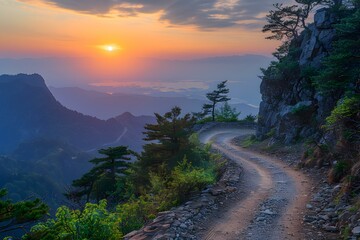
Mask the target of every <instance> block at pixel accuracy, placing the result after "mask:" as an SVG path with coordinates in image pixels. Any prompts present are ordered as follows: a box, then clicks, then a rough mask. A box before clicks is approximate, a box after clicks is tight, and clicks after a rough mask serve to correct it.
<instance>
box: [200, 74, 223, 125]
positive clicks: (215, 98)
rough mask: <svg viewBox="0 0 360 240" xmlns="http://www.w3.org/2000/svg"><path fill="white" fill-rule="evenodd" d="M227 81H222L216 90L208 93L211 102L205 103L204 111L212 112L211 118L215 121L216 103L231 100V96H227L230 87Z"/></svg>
mask: <svg viewBox="0 0 360 240" xmlns="http://www.w3.org/2000/svg"><path fill="white" fill-rule="evenodd" d="M226 83H227V80H226V81H222V82H221V83H219V84H218V85H217V89H216V90H214V91H212V92H210V93H207V94H206V97H207V99H209V101H210V102H211V103H207V104H204V106H203V111H204V113H206V114H209V113H211V118H212V121H213V122H214V121H215V107H216V104H218V103H221V102H227V101H229V100H230V98H229V97H228V96H227V94H228V93H229V89H228V88H227V87H226Z"/></svg>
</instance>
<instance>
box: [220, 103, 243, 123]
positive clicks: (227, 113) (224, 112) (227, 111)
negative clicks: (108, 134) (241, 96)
mask: <svg viewBox="0 0 360 240" xmlns="http://www.w3.org/2000/svg"><path fill="white" fill-rule="evenodd" d="M239 115H240V112H237V111H236V108H232V107H231V106H230V105H229V104H228V102H225V104H224V105H223V106H221V107H220V110H216V111H215V119H216V121H217V122H237V121H238V117H239Z"/></svg>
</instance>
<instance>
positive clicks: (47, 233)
mask: <svg viewBox="0 0 360 240" xmlns="http://www.w3.org/2000/svg"><path fill="white" fill-rule="evenodd" d="M106 206H107V203H106V200H101V201H100V202H99V204H92V203H87V204H86V205H85V209H84V210H83V211H80V210H71V209H69V208H68V207H65V206H62V207H60V208H59V209H58V210H57V212H56V218H55V219H50V220H48V221H46V222H44V223H39V224H37V225H35V226H34V227H32V228H31V232H30V233H29V234H27V235H25V236H24V240H35V239H41V240H53V239H63V240H83V239H92V240H103V239H108V240H111V239H113V240H115V239H121V237H122V233H121V231H120V228H119V224H120V222H121V218H120V216H119V215H118V214H117V213H109V212H108V210H107V209H106Z"/></svg>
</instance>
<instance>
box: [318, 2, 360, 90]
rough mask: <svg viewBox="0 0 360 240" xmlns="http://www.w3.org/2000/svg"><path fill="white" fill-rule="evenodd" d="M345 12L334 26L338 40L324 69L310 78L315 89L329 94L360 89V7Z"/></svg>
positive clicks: (325, 62)
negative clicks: (344, 15)
mask: <svg viewBox="0 0 360 240" xmlns="http://www.w3.org/2000/svg"><path fill="white" fill-rule="evenodd" d="M352 11H353V13H352V14H349V12H352ZM347 12H348V14H349V15H348V16H347V17H345V18H343V19H342V20H341V21H340V23H339V24H337V25H336V32H337V37H338V40H337V41H336V42H334V44H333V45H334V49H333V51H332V52H331V54H330V55H329V56H328V57H327V58H326V59H325V61H324V68H323V69H321V71H320V72H319V74H318V75H317V76H315V77H313V78H312V80H313V82H314V85H315V86H316V88H317V90H319V91H320V92H322V93H323V95H326V96H329V97H330V96H333V97H334V96H335V97H336V96H337V97H338V96H339V95H340V96H341V94H344V93H346V92H348V91H350V92H352V91H354V90H355V91H357V92H359V91H360V82H359V77H360V49H359V45H360V9H357V10H356V11H355V10H348V11H347Z"/></svg>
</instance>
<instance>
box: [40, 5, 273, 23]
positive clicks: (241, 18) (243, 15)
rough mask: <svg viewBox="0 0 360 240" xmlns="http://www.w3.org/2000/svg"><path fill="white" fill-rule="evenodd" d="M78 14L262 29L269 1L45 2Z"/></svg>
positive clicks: (269, 6)
mask: <svg viewBox="0 0 360 240" xmlns="http://www.w3.org/2000/svg"><path fill="white" fill-rule="evenodd" d="M41 1H42V2H45V3H48V4H51V5H54V6H57V7H61V8H65V9H71V10H74V11H77V12H81V13H86V14H95V15H108V14H111V15H113V14H116V16H119V17H128V16H137V15H138V14H141V13H160V14H161V16H160V19H159V20H160V21H164V22H167V23H168V24H170V25H191V26H196V27H198V28H199V29H214V28H224V27H232V26H240V27H245V28H258V27H260V26H262V25H263V23H264V18H263V15H264V14H263V13H264V12H267V11H268V10H269V9H270V8H271V3H269V2H270V1H269V0H41Z"/></svg>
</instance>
